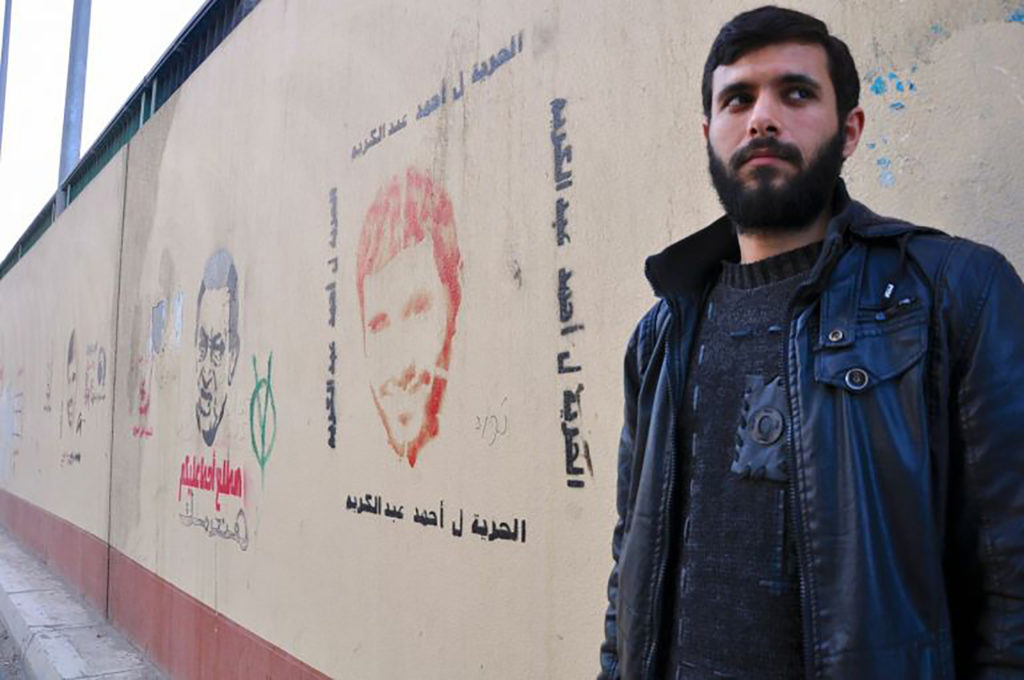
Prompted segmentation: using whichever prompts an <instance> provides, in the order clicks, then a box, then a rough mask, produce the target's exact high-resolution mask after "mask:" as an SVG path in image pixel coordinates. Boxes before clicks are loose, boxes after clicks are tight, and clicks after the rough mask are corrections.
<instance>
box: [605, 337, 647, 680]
mask: <svg viewBox="0 0 1024 680" xmlns="http://www.w3.org/2000/svg"><path fill="white" fill-rule="evenodd" d="M639 333H640V327H639V326H638V327H637V330H636V331H634V332H633V335H632V337H630V339H629V344H628V346H627V348H626V358H625V362H624V363H625V366H624V376H625V379H624V385H623V387H624V390H623V393H624V398H625V409H624V414H623V424H622V434H621V435H620V437H619V455H618V482H617V484H616V498H615V505H616V510H617V520H616V522H615V530H614V531H613V532H612V559H613V565H612V572H611V575H610V576H609V577H608V609H607V611H606V612H605V616H604V642H602V643H601V673H600V675H598V680H617V678H619V655H618V650H617V647H616V645H617V637H618V627H617V612H616V602H617V601H618V594H619V551H620V550H621V548H622V537H623V533H624V531H625V518H626V510H627V505H628V503H629V490H630V478H631V476H632V466H633V444H634V441H635V435H636V415H637V408H636V405H637V394H638V391H639V389H640V374H639V370H638V365H637V337H638V335H639Z"/></svg>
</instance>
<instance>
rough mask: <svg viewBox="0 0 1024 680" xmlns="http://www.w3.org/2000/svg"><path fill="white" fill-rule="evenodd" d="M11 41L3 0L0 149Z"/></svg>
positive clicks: (6, 3) (7, 6)
mask: <svg viewBox="0 0 1024 680" xmlns="http://www.w3.org/2000/svg"><path fill="white" fill-rule="evenodd" d="M10 42H11V0H4V46H3V52H2V53H0V149H2V148H3V142H4V104H5V103H6V101H7V49H8V46H9V44H10Z"/></svg>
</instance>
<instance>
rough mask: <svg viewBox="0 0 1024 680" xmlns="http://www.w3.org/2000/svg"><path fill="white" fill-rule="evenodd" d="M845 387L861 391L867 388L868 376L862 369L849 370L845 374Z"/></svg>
mask: <svg viewBox="0 0 1024 680" xmlns="http://www.w3.org/2000/svg"><path fill="white" fill-rule="evenodd" d="M846 386H847V387H849V388H850V389H851V390H858V391H859V390H862V389H864V388H865V387H867V386H868V374H867V371H865V370H864V369H863V368H851V369H850V370H848V371H847V372H846Z"/></svg>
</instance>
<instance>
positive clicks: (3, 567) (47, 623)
mask: <svg viewBox="0 0 1024 680" xmlns="http://www.w3.org/2000/svg"><path fill="white" fill-rule="evenodd" d="M0 618H2V619H3V621H4V624H5V625H6V626H7V630H8V631H10V634H11V637H12V638H13V639H14V640H15V641H16V642H17V644H18V647H19V648H20V649H21V654H22V658H23V664H24V667H25V672H26V674H27V675H28V676H29V677H31V678H36V679H37V680H78V679H84V678H101V679H102V680H164V678H165V677H166V676H164V675H163V674H162V673H160V672H159V671H158V670H157V669H156V668H155V667H153V665H152V664H150V663H149V661H148V660H147V659H146V657H145V656H144V655H143V654H142V653H141V652H140V651H139V650H138V649H136V648H135V647H134V646H133V645H132V644H131V643H130V642H128V640H127V639H126V638H125V637H124V636H123V635H122V634H121V633H119V632H117V631H116V630H114V628H113V627H112V626H111V625H110V624H109V623H107V622H106V620H105V619H104V617H103V615H102V614H101V613H99V612H97V611H96V610H95V609H93V608H92V607H91V606H89V605H88V604H86V603H85V602H83V601H82V599H81V598H79V597H77V596H76V595H75V594H74V593H73V592H72V591H71V590H70V589H69V588H68V586H67V585H66V584H65V583H64V582H63V581H61V580H60V579H59V578H57V577H56V576H55V575H54V574H53V573H51V572H50V570H49V569H47V567H46V566H45V565H44V564H43V563H42V562H40V561H39V560H38V559H36V558H35V557H33V556H31V555H30V554H29V553H27V552H26V551H25V550H24V549H23V548H22V547H21V546H20V545H19V544H18V543H17V541H16V540H15V539H14V538H13V537H12V536H11V534H10V533H9V532H8V531H7V530H6V529H5V528H3V527H2V526H0Z"/></svg>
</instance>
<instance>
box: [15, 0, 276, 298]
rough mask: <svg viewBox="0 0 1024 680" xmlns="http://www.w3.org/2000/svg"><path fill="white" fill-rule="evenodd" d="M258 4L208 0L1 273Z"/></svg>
mask: <svg viewBox="0 0 1024 680" xmlns="http://www.w3.org/2000/svg"><path fill="white" fill-rule="evenodd" d="M257 4H259V0H207V2H206V4H205V5H203V7H202V8H201V9H200V10H199V11H198V12H196V15H195V16H194V17H192V20H191V21H190V22H189V23H188V25H187V26H186V27H185V28H184V30H182V32H181V33H180V34H178V37H177V38H176V39H175V40H174V42H173V43H172V44H171V46H170V48H168V50H167V51H166V52H164V55H163V56H162V57H160V59H159V60H158V61H157V63H156V66H154V67H153V68H152V69H151V70H150V72H149V74H148V75H147V76H146V77H145V78H144V79H143V80H142V82H141V83H140V84H139V86H138V87H137V88H135V91H134V92H133V93H132V95H131V96H130V97H129V98H128V101H127V102H126V103H125V105H124V106H122V107H121V110H120V111H119V112H118V113H117V115H116V116H114V118H113V120H111V121H110V123H109V124H108V125H107V127H106V128H105V129H104V130H103V132H102V133H100V136H99V137H98V138H97V139H96V142H95V143H93V145H92V146H91V147H89V150H88V151H86V152H85V154H84V155H83V156H82V158H81V160H79V161H78V164H77V165H76V166H75V168H74V170H72V171H71V174H70V175H68V178H67V179H66V180H65V181H64V182H63V184H61V185H60V186H59V187H58V188H57V191H56V192H55V193H54V194H53V196H52V197H51V198H50V199H49V200H48V201H47V202H46V205H44V206H43V208H42V210H40V211H39V214H38V215H37V216H36V218H35V219H34V220H32V223H31V224H30V225H29V226H28V229H26V230H25V232H24V233H23V234H22V235H21V237H20V238H19V239H18V240H17V242H15V244H14V247H13V248H11V251H10V252H9V253H8V254H7V256H6V257H5V258H4V259H3V261H2V262H0V279H2V278H3V277H4V276H6V275H7V272H9V271H10V270H11V269H12V268H13V267H14V266H15V265H16V264H17V263H18V261H19V260H21V258H22V257H24V256H25V254H26V253H28V251H29V250H30V249H31V248H32V246H33V245H35V243H36V242H37V241H38V240H39V239H40V238H41V237H42V235H43V234H44V233H46V230H47V229H49V228H50V225H52V224H53V222H54V220H56V219H57V216H58V215H59V214H60V213H61V212H62V211H63V209H64V208H65V207H67V206H68V205H70V204H71V202H72V201H74V200H75V199H76V198H78V196H79V194H81V193H82V191H83V190H84V189H85V187H86V186H88V185H89V182H91V181H92V179H93V178H94V177H95V176H96V175H98V174H99V173H100V171H101V170H103V168H104V167H105V166H106V165H107V163H108V162H110V159H111V158H113V157H114V156H115V155H116V154H117V152H118V151H120V150H121V148H122V147H124V145H125V144H127V143H128V142H129V140H131V138H132V137H134V136H135V133H136V132H138V131H139V128H140V127H142V125H144V124H145V122H146V121H147V120H149V118H150V117H151V116H152V115H153V114H154V113H155V112H156V111H157V109H159V108H160V107H161V106H162V105H163V103H164V102H166V101H167V100H168V99H169V98H170V97H171V95H173V94H174V93H175V92H176V91H177V89H178V88H179V87H181V84H182V83H184V82H185V81H186V80H187V79H188V77H189V76H190V75H192V73H193V72H194V71H195V70H196V69H197V68H199V65H200V64H202V63H203V62H204V61H205V60H206V57H208V56H210V53H211V52H213V50H215V49H216V48H217V46H218V45H220V43H221V42H222V41H223V40H224V38H225V37H227V35H228V34H229V33H231V31H232V30H234V28H235V26H237V25H238V24H239V22H240V21H242V19H244V18H245V16H246V15H247V14H248V13H249V12H250V11H251V10H252V8H253V7H255V6H256V5H257Z"/></svg>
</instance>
